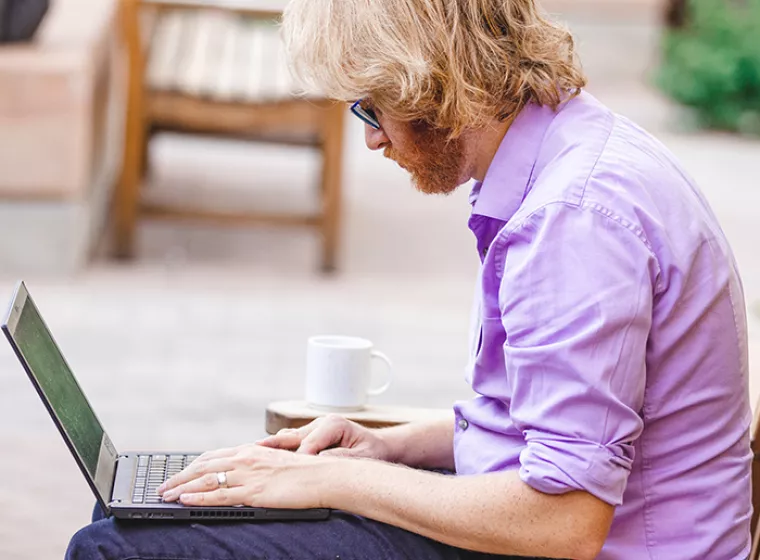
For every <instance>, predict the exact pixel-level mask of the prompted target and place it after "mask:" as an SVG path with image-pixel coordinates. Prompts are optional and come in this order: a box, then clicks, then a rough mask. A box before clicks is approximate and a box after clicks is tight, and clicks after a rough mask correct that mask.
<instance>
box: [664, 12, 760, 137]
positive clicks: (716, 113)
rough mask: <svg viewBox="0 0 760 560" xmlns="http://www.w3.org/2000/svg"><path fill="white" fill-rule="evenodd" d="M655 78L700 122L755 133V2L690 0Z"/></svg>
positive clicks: (758, 84)
mask: <svg viewBox="0 0 760 560" xmlns="http://www.w3.org/2000/svg"><path fill="white" fill-rule="evenodd" d="M657 82H658V84H659V86H660V87H661V88H662V89H663V91H665V92H666V93H667V94H668V95H670V96H671V97H673V98H674V99H675V100H676V101H679V102H680V103H683V104H684V105H687V106H689V107H692V108H694V109H695V112H696V115H697V117H698V119H699V122H700V124H701V125H702V126H706V127H710V128H718V129H724V130H734V131H740V132H745V133H754V134H760V0H690V2H689V5H688V17H687V21H686V23H685V25H684V26H683V27H681V28H679V29H669V30H667V31H666V34H665V37H664V44H663V62H662V66H661V68H660V71H659V74H658V77H657Z"/></svg>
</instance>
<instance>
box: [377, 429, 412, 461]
mask: <svg viewBox="0 0 760 560" xmlns="http://www.w3.org/2000/svg"><path fill="white" fill-rule="evenodd" d="M405 432H406V429H405V426H395V427H393V428H382V429H379V430H376V432H375V434H376V435H377V437H378V439H379V440H380V441H381V443H382V446H383V448H384V451H385V453H384V457H383V458H382V459H383V461H385V462H387V463H401V464H406V463H405V462H404V459H405V457H404V450H405V445H404V441H405V440H406V438H407V434H406V433H405Z"/></svg>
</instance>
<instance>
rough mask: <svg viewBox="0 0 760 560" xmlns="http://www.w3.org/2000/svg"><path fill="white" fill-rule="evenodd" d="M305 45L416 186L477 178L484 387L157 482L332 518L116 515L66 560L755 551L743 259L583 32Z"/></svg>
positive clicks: (363, 26) (308, 74)
mask: <svg viewBox="0 0 760 560" xmlns="http://www.w3.org/2000/svg"><path fill="white" fill-rule="evenodd" d="M285 35H286V39H287V43H288V46H289V49H290V52H291V54H292V57H293V60H294V63H295V68H296V70H297V71H298V72H299V73H300V75H301V76H302V77H303V78H304V81H305V83H307V84H309V85H310V87H313V88H315V89H317V90H319V91H320V92H322V93H326V94H328V95H330V96H332V97H334V98H336V99H339V100H344V101H349V100H356V99H359V100H360V101H359V102H357V103H356V104H354V106H353V110H354V112H355V114H357V116H359V117H360V118H362V120H364V121H365V123H366V141H367V145H368V146H369V147H370V148H371V149H374V150H383V151H384V153H385V155H386V156H387V157H390V158H392V159H394V160H396V161H397V162H398V163H399V164H400V165H402V166H403V167H405V168H406V169H407V170H408V171H409V172H410V173H411V175H412V178H413V180H414V183H415V184H416V186H417V188H419V189H420V190H421V191H423V192H426V193H448V192H451V191H453V190H454V189H456V188H457V187H458V186H459V185H461V184H462V183H464V182H466V181H467V180H469V179H470V178H474V179H476V181H477V182H476V183H475V186H474V189H473V192H472V197H471V200H472V204H473V206H472V217H471V218H470V222H469V226H470V228H471V229H472V231H473V232H474V234H475V237H476V240H477V247H478V251H479V253H480V255H481V258H482V268H481V274H480V277H479V280H478V285H479V294H478V297H477V300H476V310H477V311H478V314H477V315H476V316H477V317H479V320H478V321H476V322H475V326H474V330H473V342H474V343H473V349H472V364H471V367H470V371H469V376H468V379H469V381H470V383H471V384H472V387H473V388H474V389H475V391H476V392H477V393H478V395H479V396H478V397H477V398H475V399H473V400H471V401H469V402H462V403H458V404H457V405H456V406H455V409H454V418H452V420H451V421H446V422H440V423H433V424H419V425H415V424H412V425H407V426H402V427H396V428H390V429H386V430H379V431H373V430H367V429H364V428H361V427H359V426H357V425H355V424H351V423H349V422H347V421H345V420H342V419H340V418H337V417H328V418H326V419H323V420H320V421H317V422H314V423H313V424H311V425H309V426H307V427H305V428H303V429H300V430H295V431H285V432H283V433H280V434H278V435H276V436H273V437H271V438H268V439H266V440H264V441H261V442H258V444H250V445H243V446H241V447H238V448H234V449H224V450H220V451H216V452H212V453H207V454H206V455H204V456H203V457H201V459H200V460H198V461H197V462H196V463H195V464H194V465H193V466H191V467H190V468H188V469H187V470H186V471H185V472H183V473H181V474H179V475H178V476H176V477H174V478H173V479H171V480H170V481H169V482H168V483H167V484H166V486H165V488H162V489H161V491H162V493H163V497H164V499H165V500H167V501H173V500H180V501H181V502H182V503H185V504H192V505H212V504H224V505H234V504H246V505H251V506H267V507H285V508H309V507H327V508H334V509H336V510H340V511H339V512H336V513H334V514H333V516H332V518H331V519H330V520H329V521H326V522H324V523H276V524H266V525H255V524H233V523H228V524H219V525H194V526H188V525H169V526H165V527H156V526H155V525H154V526H145V525H130V524H126V523H123V524H119V523H116V522H113V521H111V520H100V521H98V522H96V523H94V524H93V525H91V526H90V527H87V528H85V529H84V530H82V531H81V532H80V533H78V534H77V536H75V538H74V539H73V541H72V544H71V546H70V548H69V558H71V559H79V558H108V559H122V560H123V559H126V558H175V557H176V558H183V559H184V558H267V559H278V558H298V559H301V558H304V559H306V558H342V559H349V558H351V559H355V558H358V559H369V558H394V559H395V558H410V559H415V560H416V559H422V558H430V559H470V558H484V557H489V556H488V555H503V556H506V557H545V558H578V559H591V558H600V559H605V560H611V559H626V560H629V559H635V560H638V559H644V558H658V559H665V560H675V559H697V558H699V559H708V558H709V559H725V560H729V559H736V560H743V559H745V558H747V556H748V554H749V546H750V543H749V519H750V514H751V505H750V482H749V472H750V460H751V457H750V449H749V437H748V429H749V423H750V408H749V404H748V397H747V345H746V325H745V315H744V313H745V311H744V302H743V297H742V288H741V285H740V281H739V276H738V274H737V271H736V266H735V264H734V260H733V258H732V256H731V252H730V249H729V247H728V244H727V242H726V240H725V238H724V236H723V234H722V232H721V230H720V228H719V226H718V225H717V222H716V220H715V217H714V216H713V214H712V212H711V211H710V209H709V208H708V205H707V203H706V202H705V200H704V199H703V197H702V195H701V194H700V193H699V191H698V190H697V188H696V187H695V186H694V184H693V183H692V182H691V180H690V179H689V178H688V177H687V175H686V174H685V172H684V171H682V170H681V168H680V167H679V165H678V164H677V163H676V162H675V160H674V158H673V157H672V156H671V155H670V154H669V153H668V151H667V150H666V149H665V148H664V147H663V146H662V145H660V144H659V143H658V142H657V141H655V140H654V139H652V138H651V137H650V136H648V135H647V134H646V133H645V132H643V131H642V130H640V129H639V128H637V127H636V126H634V125H633V124H631V123H630V122H629V121H627V120H626V119H624V118H622V117H620V116H617V115H615V114H613V113H612V112H610V111H609V110H608V109H607V108H605V107H604V106H603V105H601V104H600V103H599V102H598V101H596V100H595V99H594V98H593V97H591V96H590V95H588V94H586V93H584V92H582V88H583V86H584V85H585V79H584V77H583V74H582V72H581V70H580V68H579V67H578V65H577V62H576V60H575V55H574V52H573V43H572V39H571V37H570V35H569V34H568V33H567V31H566V30H565V29H563V28H561V27H559V26H557V25H555V24H553V23H550V22H549V21H547V20H546V19H544V18H543V17H542V15H541V12H540V11H539V9H538V7H537V6H536V4H535V1H534V0H456V1H454V0H292V2H291V3H290V4H289V7H288V10H287V12H286V15H285ZM289 450H295V451H297V452H296V453H292V452H290V451H289ZM357 458H364V460H358V459H357ZM407 467H413V468H407ZM435 470H455V471H456V473H457V475H456V476H452V475H446V474H441V473H440V472H433V471H435ZM217 473H226V478H227V481H228V486H227V487H225V488H220V487H219V483H218V479H219V477H217ZM481 553H482V554H481Z"/></svg>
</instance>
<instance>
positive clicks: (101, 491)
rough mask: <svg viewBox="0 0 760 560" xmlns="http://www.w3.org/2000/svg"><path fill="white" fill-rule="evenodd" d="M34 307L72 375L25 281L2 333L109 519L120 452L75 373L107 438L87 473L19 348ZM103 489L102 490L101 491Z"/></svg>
mask: <svg viewBox="0 0 760 560" xmlns="http://www.w3.org/2000/svg"><path fill="white" fill-rule="evenodd" d="M30 303H31V305H33V306H34V309H35V311H36V312H37V315H38V316H39V318H40V321H42V324H43V326H44V327H45V330H46V331H47V332H48V334H49V335H50V338H51V340H52V341H53V344H55V346H56V348H57V349H58V352H59V354H60V355H61V359H62V360H63V361H64V363H66V367H68V368H69V370H70V371H71V368H70V366H69V364H68V362H67V361H66V358H65V357H64V355H63V352H61V351H60V347H59V346H58V343H57V342H56V341H55V338H54V337H53V334H52V332H51V331H50V329H49V328H48V326H47V324H46V323H45V320H44V318H43V317H42V314H41V313H40V312H39V308H38V307H37V305H36V304H35V303H34V300H33V299H32V297H31V296H30V295H29V291H28V290H27V288H26V285H25V284H24V282H23V281H21V282H19V283H18V284H17V286H16V289H15V292H14V296H13V298H12V299H11V304H10V306H9V308H8V311H7V313H6V315H5V320H4V321H3V324H2V325H1V326H0V329H2V331H3V332H4V333H5V336H6V338H7V339H8V342H9V343H10V345H11V348H13V352H14V353H15V354H16V357H17V358H18V360H19V362H21V365H22V366H23V368H24V371H26V374H27V377H29V380H30V381H31V382H32V385H33V386H34V389H35V391H37V395H38V396H39V397H40V400H41V401H42V402H43V404H44V405H45V408H46V409H47V411H48V414H49V415H50V418H51V419H52V420H53V423H54V424H55V426H56V428H57V429H58V432H59V433H60V434H61V437H62V438H63V441H64V442H65V443H66V447H68V448H69V452H70V453H71V455H72V456H73V457H74V460H75V461H76V463H77V465H78V466H79V470H80V471H81V472H82V474H83V475H84V477H85V480H86V481H87V484H88V485H89V486H90V489H91V490H92V493H93V494H94V495H95V498H96V500H97V501H98V503H99V504H100V507H101V508H103V511H104V512H106V515H110V511H111V508H110V501H111V496H112V494H113V485H114V478H115V475H116V467H117V459H118V452H117V451H116V448H115V447H114V445H113V443H111V439H110V438H109V437H108V433H107V432H106V430H105V428H103V423H102V422H101V421H100V419H99V418H98V417H97V414H95V411H94V409H93V408H92V405H90V402H89V401H88V400H87V396H86V395H85V393H84V391H82V388H81V387H80V385H79V381H78V380H77V378H76V376H74V375H73V372H72V377H73V379H74V383H75V384H76V386H77V389H78V390H79V391H80V392H81V393H82V398H83V399H84V400H85V402H86V403H87V405H88V406H89V407H90V409H91V410H92V413H93V415H94V416H95V418H96V419H97V421H98V423H99V424H100V427H101V428H103V437H102V439H101V442H100V453H99V456H98V463H97V466H96V468H95V476H92V475H90V472H89V471H88V470H87V467H86V466H85V463H84V460H83V459H82V457H81V456H80V455H79V451H77V449H76V447H75V446H74V444H73V442H72V440H71V438H70V436H69V434H68V433H67V432H66V428H65V427H64V426H63V423H62V422H61V420H60V419H59V418H58V415H57V414H56V413H55V410H54V409H53V406H52V405H51V403H50V401H49V400H48V398H47V396H46V395H45V392H44V390H43V389H42V387H41V386H40V384H39V383H38V381H37V378H36V376H35V375H34V372H33V371H32V369H31V367H30V366H29V363H28V362H27V360H26V358H25V357H24V354H23V352H22V351H21V349H20V348H19V347H18V344H17V343H16V339H15V332H16V328H17V327H18V322H19V319H20V317H21V313H22V312H23V310H24V308H25V306H26V305H28V304H30ZM99 474H101V476H98V475H99ZM99 486H101V487H100V488H99Z"/></svg>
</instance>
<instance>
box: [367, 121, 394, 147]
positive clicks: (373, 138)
mask: <svg viewBox="0 0 760 560" xmlns="http://www.w3.org/2000/svg"><path fill="white" fill-rule="evenodd" d="M364 141H365V142H366V144H367V147H368V148H369V149H370V150H382V149H383V148H385V147H386V146H389V145H390V143H391V141H390V139H389V138H388V136H387V135H386V134H385V131H384V130H383V129H382V128H379V129H377V128H372V127H371V126H370V125H368V124H365V125H364Z"/></svg>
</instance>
